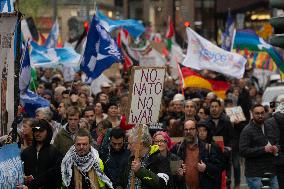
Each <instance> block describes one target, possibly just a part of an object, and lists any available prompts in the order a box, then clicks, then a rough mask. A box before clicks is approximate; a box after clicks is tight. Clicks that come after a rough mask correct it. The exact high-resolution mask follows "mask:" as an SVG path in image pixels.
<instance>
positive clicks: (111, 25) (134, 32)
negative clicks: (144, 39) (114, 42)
mask: <svg viewBox="0 0 284 189" xmlns="http://www.w3.org/2000/svg"><path fill="white" fill-rule="evenodd" d="M97 16H98V19H99V21H100V22H101V25H102V26H103V27H104V28H105V29H106V30H107V31H108V32H112V31H113V30H115V29H118V28H124V29H126V30H127V31H128V32H129V33H130V35H131V36H132V37H134V38H137V37H139V36H140V35H141V34H142V33H144V32H145V27H144V26H143V24H141V23H140V22H139V21H137V20H133V19H127V20H111V19H109V18H108V17H107V16H105V15H104V14H103V13H102V12H101V11H99V10H98V11H97Z"/></svg>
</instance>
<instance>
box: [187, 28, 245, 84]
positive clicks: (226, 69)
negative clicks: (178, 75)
mask: <svg viewBox="0 0 284 189" xmlns="http://www.w3.org/2000/svg"><path fill="white" fill-rule="evenodd" d="M186 31H187V38H188V47H187V55H186V58H185V60H184V61H183V63H182V64H183V65H184V66H186V67H190V68H193V69H197V70H202V69H208V70H211V71H215V72H218V73H222V74H225V75H228V76H231V77H235V78H238V79H240V78H242V77H243V74H244V71H245V64H246V59H245V58H244V57H243V56H241V55H239V54H236V53H231V52H228V51H225V50H223V49H221V48H219V47H218V46H216V45H214V44H212V43H211V42H209V41H208V40H206V39H205V38H203V37H201V36H200V35H198V34H197V33H196V32H195V31H193V30H192V29H190V28H187V29H186Z"/></svg>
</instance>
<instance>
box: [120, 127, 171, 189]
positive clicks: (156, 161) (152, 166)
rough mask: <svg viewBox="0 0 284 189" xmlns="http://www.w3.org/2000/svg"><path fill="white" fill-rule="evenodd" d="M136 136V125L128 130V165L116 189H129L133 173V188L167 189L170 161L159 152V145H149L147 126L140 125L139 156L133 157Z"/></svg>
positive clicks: (168, 186)
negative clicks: (129, 152) (129, 153)
mask: <svg viewBox="0 0 284 189" xmlns="http://www.w3.org/2000/svg"><path fill="white" fill-rule="evenodd" d="M137 138H138V127H134V128H132V129H131V130H129V131H128V149H129V150H130V151H131V157H130V159H129V162H128V166H127V167H126V168H125V170H124V171H123V174H122V175H121V179H120V182H119V184H118V187H117V189H129V188H130V185H131V184H130V183H131V177H132V175H133V174H134V175H135V189H138V188H139V189H167V188H170V179H171V175H170V174H171V173H170V163H169V161H168V159H167V158H166V157H163V156H161V155H160V153H159V146H157V145H153V146H152V145H151V144H152V138H151V135H150V134H149V130H148V127H147V126H146V125H143V127H142V140H141V144H140V145H141V147H140V156H139V159H138V160H135V159H134V154H135V150H136V144H137Z"/></svg>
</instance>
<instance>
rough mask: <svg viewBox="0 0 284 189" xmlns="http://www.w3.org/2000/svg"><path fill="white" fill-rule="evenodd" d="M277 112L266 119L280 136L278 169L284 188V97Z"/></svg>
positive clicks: (280, 183)
mask: <svg viewBox="0 0 284 189" xmlns="http://www.w3.org/2000/svg"><path fill="white" fill-rule="evenodd" d="M279 102H280V104H279V105H278V106H277V108H276V110H275V113H274V114H273V116H272V117H271V118H269V119H268V120H266V121H265V124H266V125H270V126H272V127H273V130H274V131H275V136H277V137H278V136H279V137H280V138H279V152H278V153H279V155H278V157H277V161H276V171H277V179H278V184H279V188H284V98H283V97H282V98H281V99H279Z"/></svg>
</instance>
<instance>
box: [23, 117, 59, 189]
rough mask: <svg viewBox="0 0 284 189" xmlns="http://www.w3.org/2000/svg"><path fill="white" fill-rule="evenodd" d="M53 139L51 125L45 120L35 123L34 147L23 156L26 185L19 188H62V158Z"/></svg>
mask: <svg viewBox="0 0 284 189" xmlns="http://www.w3.org/2000/svg"><path fill="white" fill-rule="evenodd" d="M51 139H52V128H51V126H50V125H49V123H48V122H47V121H45V120H38V121H35V123H34V128H33V143H32V146H30V147H28V148H26V149H25V150H24V151H23V152H22V154H21V159H22V161H23V162H24V173H25V176H24V180H25V185H21V186H20V185H19V186H18V188H24V189H27V188H29V189H39V188H41V189H48V188H54V189H56V188H60V184H61V179H60V162H61V160H62V156H61V154H60V153H59V151H58V150H57V149H56V148H55V147H54V146H53V145H52V144H50V141H51Z"/></svg>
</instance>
